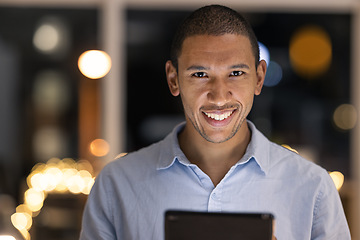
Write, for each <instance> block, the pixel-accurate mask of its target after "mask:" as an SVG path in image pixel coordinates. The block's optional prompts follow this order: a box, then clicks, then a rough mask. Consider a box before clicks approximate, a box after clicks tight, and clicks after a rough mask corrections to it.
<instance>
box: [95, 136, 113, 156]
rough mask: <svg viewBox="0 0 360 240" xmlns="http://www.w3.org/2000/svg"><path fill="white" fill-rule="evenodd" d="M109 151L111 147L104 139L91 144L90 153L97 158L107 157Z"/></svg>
mask: <svg viewBox="0 0 360 240" xmlns="http://www.w3.org/2000/svg"><path fill="white" fill-rule="evenodd" d="M109 150H110V146H109V144H108V143H107V141H105V140H104V139H95V140H94V141H92V142H91V143H90V152H91V154H93V155H95V156H97V157H103V156H105V155H106V154H108V153H109Z"/></svg>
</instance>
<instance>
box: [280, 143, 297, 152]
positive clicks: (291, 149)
mask: <svg viewBox="0 0 360 240" xmlns="http://www.w3.org/2000/svg"><path fill="white" fill-rule="evenodd" d="M281 146H282V147H284V148H287V149H289V150H290V151H292V152H294V153H297V154H299V152H298V151H296V150H295V149H293V148H292V147H290V146H289V145H287V144H282V145H281Z"/></svg>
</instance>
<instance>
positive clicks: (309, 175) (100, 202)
mask: <svg viewBox="0 0 360 240" xmlns="http://www.w3.org/2000/svg"><path fill="white" fill-rule="evenodd" d="M248 124H249V128H250V129H251V132H252V137H251V142H250V144H249V145H248V147H247V150H246V153H245V155H244V156H243V157H242V158H241V159H240V160H239V162H238V163H236V164H235V165H234V166H233V167H232V168H231V169H230V170H229V172H228V173H227V174H226V176H225V177H224V178H223V179H222V180H221V182H220V183H219V184H218V185H217V186H216V187H214V185H213V183H212V181H211V180H210V178H209V176H207V175H206V174H205V173H204V172H203V171H202V170H201V169H200V168H198V167H197V166H196V165H194V164H192V163H190V162H189V160H188V159H187V158H186V157H185V155H184V153H183V152H182V151H181V149H180V147H179V143H178V139H177V135H178V132H180V131H181V129H182V128H183V127H184V124H181V125H179V126H177V127H176V128H175V129H174V130H173V132H172V133H171V134H169V135H168V136H167V137H166V138H165V139H164V140H162V141H160V142H159V143H156V144H153V145H151V146H149V147H146V148H143V149H141V150H139V151H137V152H134V153H131V154H128V155H127V156H125V157H122V158H120V159H117V160H116V161H113V162H111V163H109V164H108V165H107V166H105V168H104V169H103V170H102V171H101V173H100V174H99V176H98V177H97V179H96V182H95V184H94V186H93V188H92V191H91V193H90V195H89V198H88V201H87V204H86V208H85V212H84V216H83V224H82V231H81V237H80V239H82V240H89V239H94V240H95V239H96V240H99V239H102V240H108V239H121V240H151V239H153V240H162V239H164V213H165V211H166V210H168V209H176V210H196V211H218V212H270V213H272V214H273V215H274V216H275V219H276V228H275V235H276V237H277V239H278V240H292V239H299V240H305V239H316V240H320V239H324V240H325V239H326V240H332V239H333V240H348V239H349V240H350V239H351V238H350V233H349V228H348V225H347V222H346V218H345V215H344V211H343V208H342V205H341V201H340V198H339V194H338V192H337V190H336V188H335V186H334V183H333V182H332V180H331V178H330V177H329V174H328V173H327V172H326V171H325V170H324V169H323V168H321V167H319V166H317V165H315V164H313V163H311V162H310V161H307V160H305V159H303V158H302V157H301V156H299V155H298V154H296V153H293V152H291V151H289V150H287V149H285V148H283V147H281V146H279V145H277V144H274V143H272V142H270V141H269V140H268V139H267V138H266V137H265V136H263V135H262V134H261V133H260V132H259V131H258V130H257V129H256V128H255V126H254V125H253V124H252V123H251V122H248Z"/></svg>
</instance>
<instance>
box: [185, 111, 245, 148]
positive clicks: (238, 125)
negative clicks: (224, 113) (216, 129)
mask: <svg viewBox="0 0 360 240" xmlns="http://www.w3.org/2000/svg"><path fill="white" fill-rule="evenodd" d="M241 110H242V108H241V107H239V108H238V111H240V115H239V117H238V119H237V120H236V121H237V122H238V123H235V125H234V127H233V129H232V130H231V133H230V134H229V135H228V136H227V137H226V138H224V139H221V140H218V141H216V140H215V139H213V138H211V137H210V136H209V135H208V134H207V133H206V131H205V129H204V128H203V127H202V126H201V125H200V124H198V123H197V122H196V121H195V120H193V119H195V116H194V115H193V117H192V118H190V117H188V119H189V121H190V122H191V124H192V125H193V127H194V128H195V130H196V131H197V132H198V133H199V134H200V135H201V137H202V138H204V139H205V140H206V141H208V142H210V143H215V144H220V143H224V142H226V141H228V140H230V139H231V138H233V137H234V136H235V134H236V133H237V132H238V131H239V129H240V128H241V126H242V124H243V123H244V121H245V119H246V114H241Z"/></svg>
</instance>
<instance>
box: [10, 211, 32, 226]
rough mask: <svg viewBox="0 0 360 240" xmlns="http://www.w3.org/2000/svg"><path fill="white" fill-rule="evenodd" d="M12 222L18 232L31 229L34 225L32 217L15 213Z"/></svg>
mask: <svg viewBox="0 0 360 240" xmlns="http://www.w3.org/2000/svg"><path fill="white" fill-rule="evenodd" d="M11 222H12V224H13V226H14V227H15V228H16V229H18V230H23V229H26V230H28V229H30V228H31V225H32V217H31V216H30V215H29V214H27V213H19V212H17V213H14V214H13V215H11Z"/></svg>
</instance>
